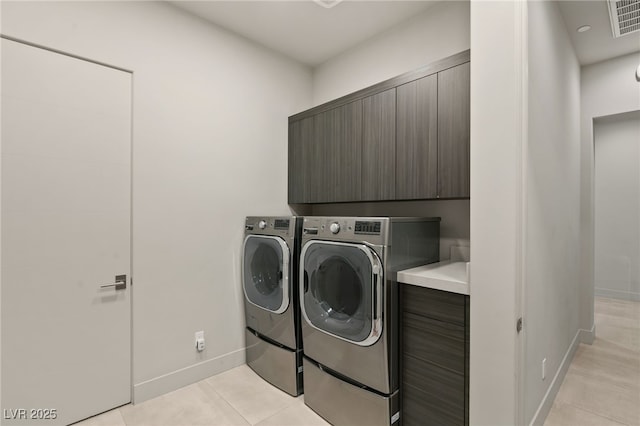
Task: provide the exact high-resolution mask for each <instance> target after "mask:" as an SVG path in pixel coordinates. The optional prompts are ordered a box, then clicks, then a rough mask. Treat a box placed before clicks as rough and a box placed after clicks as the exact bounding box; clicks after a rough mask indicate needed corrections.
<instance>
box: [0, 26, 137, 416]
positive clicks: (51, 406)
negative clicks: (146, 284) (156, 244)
mask: <svg viewBox="0 0 640 426" xmlns="http://www.w3.org/2000/svg"><path fill="white" fill-rule="evenodd" d="M1 98H2V109H1V114H2V115H1V118H2V142H1V144H2V145H1V148H2V149H1V156H2V164H1V165H2V169H1V170H2V188H1V189H2V228H1V235H2V238H1V241H2V249H1V252H2V256H1V259H2V264H1V267H2V345H1V348H2V375H1V377H2V399H1V403H2V417H3V418H2V423H3V424H16V423H17V424H39V423H42V424H48V425H50V424H68V423H72V422H75V421H78V420H80V419H83V418H86V417H88V416H91V415H94V414H97V413H99V412H102V411H106V410H108V409H111V408H113V407H116V406H119V405H122V404H126V403H128V402H129V401H130V400H131V299H130V292H131V290H130V278H129V277H130V269H131V266H130V258H131V256H130V238H131V237H130V219H131V74H130V73H128V72H124V71H120V70H116V69H113V68H109V67H106V66H102V65H98V64H95V63H92V62H88V61H84V60H80V59H77V58H73V57H69V56H66V55H62V54H58V53H54V52H51V51H48V50H45V49H40V48H37V47H33V46H28V45H25V44H22V43H18V42H14V41H10V40H6V39H3V40H2V85H1ZM116 275H126V276H127V279H126V288H124V289H116V288H114V287H113V286H112V287H107V288H101V287H100V286H101V285H104V284H111V283H114V277H115V276H116ZM37 410H40V411H37ZM47 410H49V411H47ZM51 410H55V412H54V411H51ZM44 417H49V418H52V417H55V419H54V420H51V419H45V418H44ZM41 418H42V419H41Z"/></svg>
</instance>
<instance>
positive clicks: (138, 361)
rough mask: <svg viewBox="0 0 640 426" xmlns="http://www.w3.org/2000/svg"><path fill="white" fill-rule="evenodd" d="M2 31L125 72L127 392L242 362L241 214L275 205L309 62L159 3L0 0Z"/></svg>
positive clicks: (272, 210)
mask: <svg viewBox="0 0 640 426" xmlns="http://www.w3.org/2000/svg"><path fill="white" fill-rule="evenodd" d="M2 33H3V34H5V35H9V36H12V37H16V38H20V39H24V40H27V41H30V42H33V43H38V44H41V45H44V46H47V47H51V48H55V49H59V50H62V51H65V52H69V53H73V54H76V55H79V56H84V57H87V58H90V59H93V60H97V61H101V62H105V63H108V64H112V65H116V66H119V67H123V68H127V69H130V70H133V72H134V83H133V87H134V89H133V108H134V111H133V126H134V133H133V162H134V168H133V279H134V284H133V287H132V288H133V336H134V342H133V343H134V345H133V346H134V354H133V369H134V377H133V380H134V384H135V392H134V395H135V398H136V400H138V401H139V400H142V399H145V398H148V397H151V396H154V395H157V394H159V393H164V392H166V391H169V390H172V389H175V388H177V387H180V386H182V385H184V384H187V383H189V382H192V381H197V380H200V379H202V378H204V377H207V376H210V375H211V374H214V373H216V372H218V371H222V370H224V369H227V368H230V367H232V366H235V365H238V364H240V363H242V362H243V361H244V337H243V332H242V331H243V327H244V317H243V304H242V300H243V299H242V292H241V289H240V285H239V283H240V281H239V269H240V267H239V265H240V258H239V255H240V245H241V240H242V233H243V229H244V226H243V225H244V216H246V215H255V214H265V215H268V214H288V213H289V209H288V206H287V201H286V200H287V167H286V164H287V117H288V116H289V115H291V114H293V113H296V112H298V111H301V110H303V109H305V108H308V107H309V105H310V103H311V87H312V85H311V72H310V70H309V69H307V68H305V67H303V66H301V65H299V64H297V63H295V62H293V61H290V60H288V59H285V58H283V57H281V56H279V55H277V54H274V53H270V52H269V51H266V50H265V49H264V48H262V47H258V46H257V45H254V44H251V43H250V42H248V41H246V40H245V39H241V38H239V37H236V36H234V35H232V34H230V33H228V32H225V31H223V30H221V29H218V28H216V27H214V26H212V25H210V24H208V23H205V22H204V21H201V20H199V19H197V18H194V17H192V16H190V15H188V14H186V13H185V12H183V11H181V10H179V9H176V8H174V7H173V6H171V5H169V4H166V3H162V2H159V3H155V2H42V3H37V2H15V3H14V2H2ZM198 330H204V332H205V337H206V338H207V343H208V344H207V349H206V351H205V352H204V353H203V354H198V353H197V352H196V351H195V348H194V332H195V331H198Z"/></svg>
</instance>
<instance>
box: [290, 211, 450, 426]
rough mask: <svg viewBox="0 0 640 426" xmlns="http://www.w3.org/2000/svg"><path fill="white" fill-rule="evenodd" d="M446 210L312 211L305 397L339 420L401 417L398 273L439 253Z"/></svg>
mask: <svg viewBox="0 0 640 426" xmlns="http://www.w3.org/2000/svg"><path fill="white" fill-rule="evenodd" d="M439 240H440V218H389V217H367V218H364V217H360V218H358V217H349V218H337V217H336V218H332V217H306V218H305V219H304V225H303V235H302V249H301V254H300V307H301V312H302V340H303V342H304V374H305V384H304V387H305V397H304V401H305V403H306V404H307V405H308V406H309V407H311V409H313V410H314V411H315V412H317V413H318V414H320V415H321V416H322V417H324V418H325V419H326V420H327V421H329V422H330V423H331V424H333V425H350V426H353V425H366V426H373V425H390V424H394V423H396V422H397V421H398V420H399V417H400V413H399V411H398V410H399V408H398V407H399V398H398V389H399V388H398V334H399V330H398V286H397V282H396V273H397V271H399V270H402V269H405V268H410V267H414V266H418V265H423V264H427V263H432V262H437V261H438V260H439V244H440V242H439Z"/></svg>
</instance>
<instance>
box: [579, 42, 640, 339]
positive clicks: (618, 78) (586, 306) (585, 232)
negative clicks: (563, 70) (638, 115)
mask: <svg viewBox="0 0 640 426" xmlns="http://www.w3.org/2000/svg"><path fill="white" fill-rule="evenodd" d="M638 65H640V53H633V54H630V55H626V56H621V57H619V58H614V59H611V60H608V61H604V62H600V63H597V64H593V65H588V66H585V67H582V70H581V71H582V73H581V81H580V94H581V103H580V144H581V151H582V154H581V165H582V166H581V173H582V179H581V180H582V183H581V212H582V214H581V215H580V233H581V235H582V240H583V244H582V251H581V256H580V257H581V262H580V264H581V269H582V278H581V281H582V283H583V285H584V286H585V289H584V291H583V292H581V294H582V298H583V300H582V303H581V306H582V313H581V315H580V324H581V327H582V328H584V329H591V328H592V327H593V326H594V322H593V295H594V264H595V258H594V249H595V248H594V229H595V228H594V227H595V222H594V214H593V213H594V208H595V202H594V199H595V197H594V145H593V119H594V118H596V117H604V116H607V115H613V114H619V113H622V112H629V111H637V110H640V83H638V82H637V81H636V79H635V70H636V68H637V67H638Z"/></svg>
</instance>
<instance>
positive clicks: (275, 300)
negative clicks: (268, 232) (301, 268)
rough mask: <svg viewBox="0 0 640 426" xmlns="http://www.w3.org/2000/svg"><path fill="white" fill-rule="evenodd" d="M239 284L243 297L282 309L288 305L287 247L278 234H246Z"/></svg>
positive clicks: (268, 308)
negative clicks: (240, 282) (240, 281)
mask: <svg viewBox="0 0 640 426" xmlns="http://www.w3.org/2000/svg"><path fill="white" fill-rule="evenodd" d="M242 254H243V257H242V259H243V265H242V287H243V289H244V294H245V297H246V298H247V300H248V301H249V302H250V303H252V304H254V305H256V306H258V307H260V308H263V309H266V310H268V311H271V312H274V313H277V314H279V313H282V312H284V311H285V310H286V309H287V307H288V306H289V264H290V263H289V248H288V247H287V244H286V243H285V242H284V240H283V239H282V238H279V237H272V236H263V235H249V236H247V237H246V238H245V240H244V244H243V248H242Z"/></svg>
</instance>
